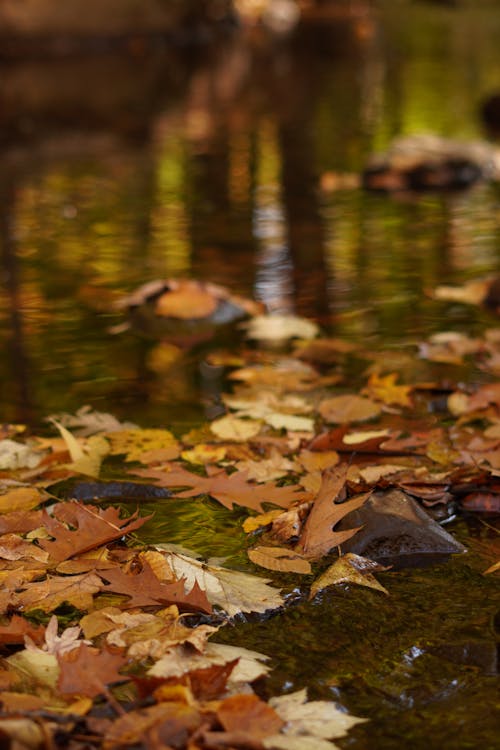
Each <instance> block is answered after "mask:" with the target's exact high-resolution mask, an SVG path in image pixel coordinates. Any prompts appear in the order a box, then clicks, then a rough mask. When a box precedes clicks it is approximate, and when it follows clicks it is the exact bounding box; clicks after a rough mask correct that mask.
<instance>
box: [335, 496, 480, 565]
mask: <svg viewBox="0 0 500 750" xmlns="http://www.w3.org/2000/svg"><path fill="white" fill-rule="evenodd" d="M354 526H362V527H363V528H362V529H361V530H360V531H358V533H357V534H355V535H354V536H353V537H352V539H349V540H348V541H347V542H345V543H344V544H343V545H342V553H346V552H353V553H355V554H356V555H362V556H363V557H368V558H369V559H370V560H376V561H377V562H379V563H381V564H382V565H391V566H392V567H393V568H411V567H421V566H426V565H433V564H434V563H438V562H445V561H446V560H447V559H448V558H449V556H450V555H451V554H459V553H463V552H466V551H467V550H466V548H465V547H464V546H463V544H461V543H460V542H458V541H457V540H456V539H454V538H453V537H452V536H451V534H448V532H447V531H445V530H444V529H443V528H441V526H440V525H439V524H438V523H436V521H434V520H433V519H432V518H430V516H428V515H427V513H426V512H425V510H424V509H423V508H422V507H421V506H420V505H419V504H418V503H417V502H416V501H415V500H414V499H413V498H412V497H410V496H409V495H407V494H406V493H404V492H402V491H401V490H397V489H392V490H389V491H387V492H374V493H373V495H372V496H371V497H370V498H369V499H368V500H367V501H366V502H365V504H364V505H363V506H362V507H361V508H359V509H358V510H355V511H353V512H352V513H349V514H348V515H347V516H345V518H343V519H342V521H341V523H340V524H339V525H338V527H337V529H338V530H342V529H350V528H353V527H354Z"/></svg>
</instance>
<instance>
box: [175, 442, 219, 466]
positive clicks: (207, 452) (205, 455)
mask: <svg viewBox="0 0 500 750" xmlns="http://www.w3.org/2000/svg"><path fill="white" fill-rule="evenodd" d="M226 453H227V447H226V446H225V445H210V444H209V443H200V444H199V445H195V447H194V448H191V449H190V450H187V451H182V453H181V458H183V459H184V461H189V463H191V464H202V465H204V464H212V463H213V464H216V463H218V462H219V461H222V459H223V458H225V457H226Z"/></svg>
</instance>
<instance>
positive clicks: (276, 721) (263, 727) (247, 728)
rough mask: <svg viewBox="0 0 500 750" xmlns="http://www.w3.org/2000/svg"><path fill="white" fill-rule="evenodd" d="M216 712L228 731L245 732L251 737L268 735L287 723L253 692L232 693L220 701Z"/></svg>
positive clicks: (258, 737) (259, 737) (256, 737)
mask: <svg viewBox="0 0 500 750" xmlns="http://www.w3.org/2000/svg"><path fill="white" fill-rule="evenodd" d="M216 713H217V718H218V719H219V721H220V723H221V724H222V726H223V727H224V729H225V730H226V732H234V731H238V732H243V733H244V734H245V735H246V736H247V737H248V738H249V739H261V738H263V737H267V736H268V735H271V734H274V733H275V732H279V731H280V730H281V728H282V727H283V726H284V724H285V722H284V721H283V719H282V718H280V716H278V714H277V713H276V711H275V710H274V709H273V708H271V706H270V705H269V704H268V703H265V702H264V701H262V700H260V698H258V697H257V696H256V695H252V694H249V695H247V694H239V695H231V696H230V697H229V698H226V699H225V700H223V701H222V702H221V703H220V705H219V706H218V708H217V712H216Z"/></svg>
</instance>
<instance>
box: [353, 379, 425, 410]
mask: <svg viewBox="0 0 500 750" xmlns="http://www.w3.org/2000/svg"><path fill="white" fill-rule="evenodd" d="M397 379H398V375H397V373H391V374H390V375H379V374H378V373H376V372H374V373H372V374H371V375H370V378H369V380H368V383H367V384H366V386H365V387H364V388H363V389H362V391H361V393H363V394H364V395H366V396H369V397H370V398H373V399H375V401H382V403H384V404H388V405H395V406H408V407H412V406H413V402H412V400H411V398H410V393H411V391H412V390H413V387H412V386H411V385H396V381H397Z"/></svg>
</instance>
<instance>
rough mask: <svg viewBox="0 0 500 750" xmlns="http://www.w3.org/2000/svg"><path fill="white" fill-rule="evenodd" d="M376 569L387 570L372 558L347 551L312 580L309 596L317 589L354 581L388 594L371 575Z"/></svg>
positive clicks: (313, 594) (320, 589)
mask: <svg viewBox="0 0 500 750" xmlns="http://www.w3.org/2000/svg"><path fill="white" fill-rule="evenodd" d="M377 570H387V568H385V567H384V566H383V565H379V563H377V562H374V561H373V560H367V559H366V558H365V557H361V556H360V555H355V554H353V553H352V552H348V553H347V554H345V555H342V556H341V557H339V559H338V560H335V562H334V563H333V565H330V567H329V568H327V570H325V572H324V573H322V574H321V575H320V576H319V578H317V579H316V580H315V581H314V583H313V584H312V586H311V593H310V598H311V599H312V598H313V597H315V596H316V594H317V593H318V592H319V591H322V590H323V589H326V588H328V586H333V585H334V584H337V583H356V584H358V585H359V586H368V587H369V588H372V589H377V591H383V593H384V594H388V593H389V592H388V591H387V589H386V588H384V586H382V584H381V583H379V582H378V581H377V579H376V578H375V576H374V575H373V572H374V571H377Z"/></svg>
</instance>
